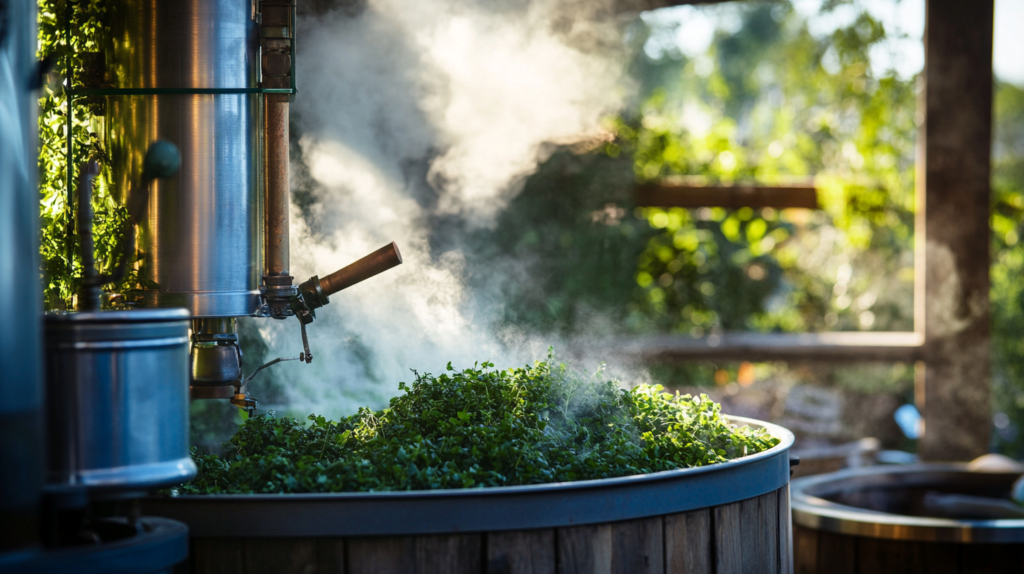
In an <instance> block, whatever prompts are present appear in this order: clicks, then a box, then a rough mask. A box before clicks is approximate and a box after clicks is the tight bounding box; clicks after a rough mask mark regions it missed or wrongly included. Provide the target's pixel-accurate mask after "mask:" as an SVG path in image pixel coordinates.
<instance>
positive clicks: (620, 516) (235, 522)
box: [142, 417, 793, 538]
mask: <svg viewBox="0 0 1024 574" xmlns="http://www.w3.org/2000/svg"><path fill="white" fill-rule="evenodd" d="M729 419H730V420H731V421H732V422H735V423H737V424H741V425H750V426H753V427H763V428H765V429H767V430H768V432H770V433H771V434H772V436H774V437H776V438H778V439H779V441H780V442H779V444H778V445H776V446H774V447H772V448H771V449H769V450H766V451H764V452H760V453H757V454H753V455H750V456H746V457H743V458H739V459H735V460H731V461H728V462H723V463H720V464H714V465H709V466H703V467H697V468H686V469H679V470H668V471H663V472H655V473H651V474H642V475H635V476H625V477H620V478H608V479H599V480H581V481H576V482H561V483H553V484H534V485H527V486H503V487H491V488H474V489H450V490H419V491H396V492H350V493H323V494H240V495H198V496H178V497H165V498H159V497H151V498H148V499H146V500H144V501H143V503H142V507H143V511H144V512H145V513H146V514H148V515H153V516H165V517H167V518H171V519H174V520H179V521H181V522H184V523H185V524H187V525H188V527H189V530H190V532H191V535H192V536H194V537H200V538H204V537H289V536H295V537H300V536H301V537H310V536H394V535H422V534H441V533H454V532H491V531H499V530H527V529H534V528H554V527H562V526H576V525H583V524H597V523H603V522H615V521H620V520H631V519H635V518H644V517H649V516H658V515H663V514H674V513H678V512H686V511H689V510H697V509H701V508H708V507H712V506H719V505H723V504H729V503H733V502H738V501H740V500H746V499H748V498H753V497H755V496H761V495H763V494H767V493H769V492H774V491H776V490H778V489H780V488H782V487H784V486H786V484H788V483H789V449H790V447H791V446H792V445H793V433H791V432H790V431H789V430H787V429H785V428H782V427H780V426H777V425H773V424H770V423H765V422H761V421H756V420H752V419H747V418H742V417H729Z"/></svg>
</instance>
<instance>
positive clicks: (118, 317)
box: [46, 309, 196, 495]
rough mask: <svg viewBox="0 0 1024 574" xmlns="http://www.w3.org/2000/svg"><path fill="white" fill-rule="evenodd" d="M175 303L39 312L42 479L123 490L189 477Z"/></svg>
mask: <svg viewBox="0 0 1024 574" xmlns="http://www.w3.org/2000/svg"><path fill="white" fill-rule="evenodd" d="M188 327H189V314H188V312H187V311H185V310H184V309H148V310H139V311H112V312H95V313H72V314H60V315H48V316H47V317H46V363H47V372H46V384H47V396H48V397H49V399H50V400H49V401H48V405H47V414H48V420H49V421H50V440H49V442H50V449H49V455H50V461H49V466H48V469H49V476H48V480H47V482H48V483H49V484H50V485H53V486H58V487H73V488H82V489H85V490H86V491H89V492H91V493H101V492H104V491H107V492H114V491H116V492H117V493H118V494H119V495H123V494H124V493H125V492H129V493H130V492H131V491H132V490H144V489H148V488H154V487H160V486H170V485H174V484H179V483H181V482H183V481H185V480H188V479H190V478H192V477H193V476H195V472H196V467H195V464H194V463H193V462H192V459H191V457H190V456H189V434H188V388H187V385H186V381H187V380H188V362H187V361H188V342H189V338H188Z"/></svg>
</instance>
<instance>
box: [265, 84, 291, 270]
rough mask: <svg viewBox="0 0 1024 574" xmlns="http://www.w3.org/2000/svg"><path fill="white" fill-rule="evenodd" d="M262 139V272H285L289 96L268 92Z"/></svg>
mask: <svg viewBox="0 0 1024 574" xmlns="http://www.w3.org/2000/svg"><path fill="white" fill-rule="evenodd" d="M265 97H266V100H265V103H266V110H265V116H266V120H265V123H264V126H263V128H264V131H263V141H264V145H265V146H266V170H265V174H266V189H265V191H264V193H265V200H264V206H265V210H266V211H265V213H266V221H267V235H266V246H265V250H264V267H265V269H264V274H265V275H268V276H274V275H288V267H289V261H288V211H289V206H290V204H291V196H290V195H291V192H290V190H289V187H288V107H289V104H288V96H287V95H286V94H267V95H266V96H265Z"/></svg>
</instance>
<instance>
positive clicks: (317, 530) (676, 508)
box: [143, 419, 793, 574]
mask: <svg viewBox="0 0 1024 574" xmlns="http://www.w3.org/2000/svg"><path fill="white" fill-rule="evenodd" d="M734 420H735V422H737V423H740V424H750V425H752V426H763V427H765V428H767V429H768V430H769V431H770V432H771V433H772V434H773V435H774V436H776V437H778V438H779V439H781V442H780V444H779V445H777V446H775V447H774V448H772V449H770V450H768V451H765V452H762V453H758V454H755V455H752V456H749V457H744V458H742V459H737V460H734V461H729V462H726V463H722V464H717V465H711V466H706V467H701V468H692V469H681V470H673V471H666V472H658V473H653V474H647V475H640V476H629V477H622V478H613V479H604V480H587V481H577V482H569V483H559V484H540V485H530V486H512V487H500V488H478V489H465V490H438V491H411V492H382V493H339V494H297V495H216V496H183V497H175V498H152V499H149V500H147V501H145V502H144V504H143V511H144V512H146V513H147V514H150V515H155V516H166V517H173V518H174V519H176V520H180V521H182V522H185V523H186V524H188V526H189V529H190V536H191V538H192V547H191V554H190V572H192V574H205V573H218V574H222V573H223V574H234V573H239V574H241V573H246V574H262V573H271V572H272V573H275V574H281V573H290V572H294V573H304V574H306V573H317V574H327V573H331V574H342V573H344V574H371V573H372V574H392V573H394V574H410V573H419V574H428V573H437V574H461V573H467V574H469V573H472V574H480V573H490V574H520V573H522V574H539V573H550V574H570V573H609V574H612V573H615V574H620V573H621V574H665V573H672V574H676V573H679V574H682V573H684V572H685V573H687V574H690V573H717V574H727V573H728V574H731V573H737V574H739V573H765V574H769V573H772V574H774V573H783V574H788V573H790V572H792V560H791V547H792V546H791V544H790V540H791V537H790V534H791V526H790V512H789V484H788V483H789V448H790V446H791V445H792V443H793V435H792V434H791V433H790V432H789V431H787V430H785V429H783V428H781V427H778V426H775V425H769V424H766V423H761V422H758V421H752V420H746V419H734Z"/></svg>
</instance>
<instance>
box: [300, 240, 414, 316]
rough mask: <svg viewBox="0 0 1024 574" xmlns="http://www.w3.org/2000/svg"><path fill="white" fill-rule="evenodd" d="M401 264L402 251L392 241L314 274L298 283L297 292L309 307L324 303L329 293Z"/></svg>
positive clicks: (331, 293) (313, 307) (320, 305)
mask: <svg viewBox="0 0 1024 574" xmlns="http://www.w3.org/2000/svg"><path fill="white" fill-rule="evenodd" d="M401 264H402V253H401V252H400V251H398V245H396V244H395V242H394V241H392V242H391V243H390V244H388V245H385V246H384V247H381V248H380V249H378V250H376V251H374V252H373V253H371V254H369V255H367V256H366V257H363V258H362V259H360V260H358V261H356V262H355V263H352V264H350V265H347V266H345V267H342V268H341V269H339V270H337V271H335V272H334V273H331V274H330V275H328V276H326V277H324V278H322V279H321V278H320V277H317V276H316V275H314V276H313V277H310V278H309V279H308V280H307V281H305V282H304V283H302V284H300V285H299V293H300V294H301V296H302V298H303V299H304V300H305V302H306V305H308V306H309V308H310V309H316V308H319V307H323V306H324V305H326V304H327V303H328V302H329V301H330V299H329V298H328V297H329V296H330V295H333V294H335V293H337V292H338V291H341V290H342V289H347V288H349V287H351V286H353V285H355V284H356V283H360V282H362V281H365V280H367V279H369V278H370V277H373V276H374V275H378V274H380V273H383V272H385V271H387V270H388V269H391V268H392V267H397V266H398V265H401Z"/></svg>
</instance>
